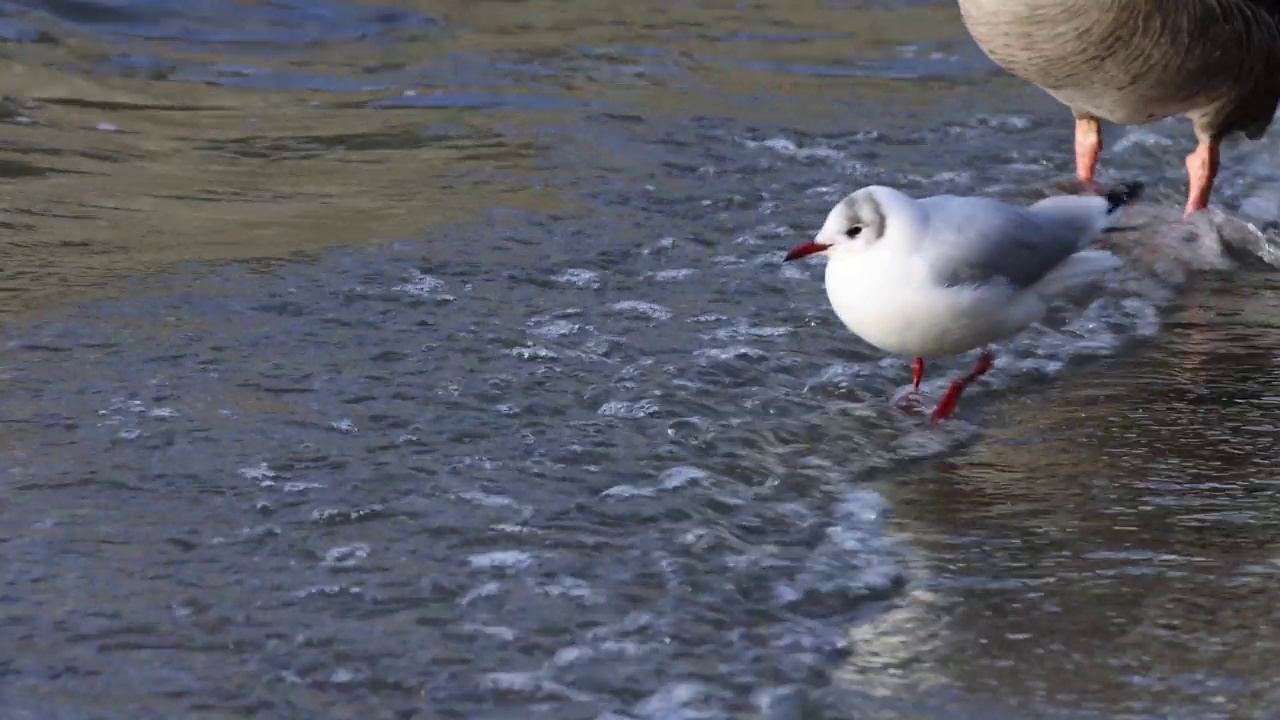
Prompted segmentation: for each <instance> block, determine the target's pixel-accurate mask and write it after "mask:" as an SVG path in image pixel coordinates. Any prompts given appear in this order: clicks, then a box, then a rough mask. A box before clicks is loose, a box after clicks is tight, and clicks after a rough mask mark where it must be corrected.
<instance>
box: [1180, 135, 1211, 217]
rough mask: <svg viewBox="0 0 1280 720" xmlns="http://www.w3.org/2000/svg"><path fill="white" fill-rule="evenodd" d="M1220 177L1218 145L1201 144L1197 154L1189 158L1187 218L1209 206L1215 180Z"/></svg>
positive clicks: (1196, 150) (1197, 148)
mask: <svg viewBox="0 0 1280 720" xmlns="http://www.w3.org/2000/svg"><path fill="white" fill-rule="evenodd" d="M1217 176H1218V143H1216V142H1208V143H1200V144H1199V145H1197V146H1196V149H1195V152H1193V153H1191V154H1190V155H1188V156H1187V181H1188V186H1187V210H1186V213H1185V215H1186V217H1190V216H1191V215H1192V213H1195V212H1197V211H1199V210H1203V209H1205V208H1206V207H1208V206H1209V194H1210V193H1211V192H1213V180H1214V178H1216V177H1217Z"/></svg>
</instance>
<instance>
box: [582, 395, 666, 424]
mask: <svg viewBox="0 0 1280 720" xmlns="http://www.w3.org/2000/svg"><path fill="white" fill-rule="evenodd" d="M659 410H660V408H659V406H658V403H656V402H654V401H653V400H648V399H645V400H636V401H629V400H610V401H609V402H607V403H605V404H603V405H601V406H600V409H599V410H597V411H596V412H597V413H599V414H600V415H606V416H608V417H616V418H629V419H634V418H644V417H650V416H652V415H656V414H658V411H659Z"/></svg>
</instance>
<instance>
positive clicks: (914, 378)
mask: <svg viewBox="0 0 1280 720" xmlns="http://www.w3.org/2000/svg"><path fill="white" fill-rule="evenodd" d="M923 379H924V358H919V357H918V358H916V359H915V360H912V361H911V389H912V390H914V391H916V392H920V381H921V380H923Z"/></svg>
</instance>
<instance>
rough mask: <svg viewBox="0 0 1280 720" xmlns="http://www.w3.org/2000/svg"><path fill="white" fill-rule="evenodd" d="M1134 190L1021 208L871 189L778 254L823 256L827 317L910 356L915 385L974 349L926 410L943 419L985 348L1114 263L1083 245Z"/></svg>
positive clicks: (978, 370)
mask: <svg viewBox="0 0 1280 720" xmlns="http://www.w3.org/2000/svg"><path fill="white" fill-rule="evenodd" d="M1142 190H1143V186H1142V183H1138V182H1134V183H1126V184H1123V185H1117V186H1115V187H1112V188H1110V189H1108V190H1106V191H1105V193H1104V194H1102V195H1058V196H1054V197H1049V198H1045V199H1044V200H1041V201H1039V202H1037V203H1035V204H1033V205H1030V206H1027V207H1023V206H1019V205H1010V204H1007V203H1003V202H1000V201H998V200H992V199H989V198H981V197H960V196H956V195H938V196H935V197H927V198H923V199H920V200H916V199H914V198H912V197H910V196H909V195H906V194H904V193H902V192H900V191H898V190H895V189H893V188H890V187H884V186H879V185H873V186H871V187H865V188H862V189H861V190H858V191H857V192H855V193H853V194H851V195H849V196H848V197H846V198H844V199H843V200H841V201H840V202H839V203H838V204H837V205H836V206H835V207H834V208H832V210H831V212H830V213H828V214H827V219H826V222H825V223H823V225H822V229H821V230H820V231H819V232H818V235H817V237H815V238H814V239H813V241H812V242H808V243H805V244H803V245H800V246H798V247H796V248H793V249H792V250H791V252H789V253H787V256H786V260H796V259H798V258H802V257H805V256H807V255H812V254H815V253H823V254H825V255H826V256H827V258H828V261H827V271H826V287H827V298H828V299H829V300H830V301H831V306H832V308H833V309H834V310H835V312H836V316H837V317H839V318H840V321H841V322H843V323H844V324H845V326H846V327H848V328H849V330H851V331H853V333H854V334H855V335H857V336H859V337H861V338H862V339H863V340H866V341H867V342H869V343H871V344H872V345H874V346H876V347H877V348H880V349H881V350H884V351H886V352H890V353H895V354H901V355H909V356H912V357H913V358H914V360H913V363H912V385H913V387H914V389H915V390H916V391H917V392H918V391H919V389H920V379H921V377H922V376H923V374H924V361H925V360H926V359H932V358H939V357H946V356H948V355H957V354H959V353H963V352H966V351H968V350H972V349H973V348H977V347H983V351H982V354H981V356H980V357H979V359H978V363H977V366H976V367H975V368H974V369H973V371H972V372H970V373H969V374H967V375H964V376H963V377H961V378H959V379H957V380H956V381H955V382H953V383H952V384H951V386H950V387H949V388H948V389H947V392H946V394H945V395H944V396H943V397H942V399H941V400H940V401H939V402H938V404H937V406H936V407H935V408H934V410H933V419H934V420H940V419H942V418H945V417H947V416H949V415H950V414H951V413H952V412H953V411H954V410H955V407H956V403H957V402H958V401H959V399H960V394H961V393H962V392H963V391H964V388H965V387H966V386H967V385H968V384H969V383H971V382H973V381H974V380H976V379H977V378H979V377H980V376H982V374H983V373H985V372H987V370H989V369H990V367H991V352H990V350H988V349H986V348H985V346H986V345H988V344H989V343H993V342H995V341H997V340H1002V339H1004V338H1007V337H1010V336H1012V335H1014V334H1016V333H1018V332H1020V331H1021V330H1023V329H1025V328H1026V327H1028V326H1029V325H1031V324H1032V323H1035V322H1037V321H1039V320H1040V319H1041V318H1043V317H1044V315H1045V312H1046V311H1047V310H1048V308H1049V305H1050V303H1052V302H1053V299H1054V298H1055V297H1056V296H1057V295H1059V294H1062V293H1064V292H1067V291H1069V290H1071V289H1073V288H1076V287H1079V286H1080V285H1082V284H1085V283H1088V282H1090V281H1092V280H1094V279H1096V278H1097V277H1098V276H1099V275H1101V274H1103V273H1105V272H1107V271H1108V270H1112V269H1114V268H1116V267H1119V266H1120V265H1121V261H1120V259H1119V258H1118V257H1116V256H1115V255H1112V254H1111V253H1109V252H1107V251H1106V250H1100V249H1090V246H1091V245H1092V244H1093V243H1094V242H1095V241H1097V240H1098V239H1099V238H1100V237H1101V235H1102V234H1103V233H1104V232H1105V231H1106V230H1107V229H1109V228H1111V227H1112V226H1113V222H1114V220H1115V218H1116V216H1117V214H1118V212H1117V211H1118V210H1120V208H1122V207H1124V206H1126V205H1128V204H1130V203H1132V202H1133V201H1134V200H1136V199H1137V198H1138V197H1139V196H1141V194H1142Z"/></svg>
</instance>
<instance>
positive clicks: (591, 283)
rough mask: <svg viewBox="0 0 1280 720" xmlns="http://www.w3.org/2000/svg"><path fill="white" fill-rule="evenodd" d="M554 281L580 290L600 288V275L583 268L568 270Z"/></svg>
mask: <svg viewBox="0 0 1280 720" xmlns="http://www.w3.org/2000/svg"><path fill="white" fill-rule="evenodd" d="M552 280H555V281H556V282H559V283H565V284H566V285H574V286H576V287H580V288H592V289H594V288H598V287H600V273H598V272H596V271H594V270H586V269H583V268H568V269H566V270H564V271H563V272H561V273H560V274H559V275H556V276H555V277H554V278H552Z"/></svg>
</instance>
